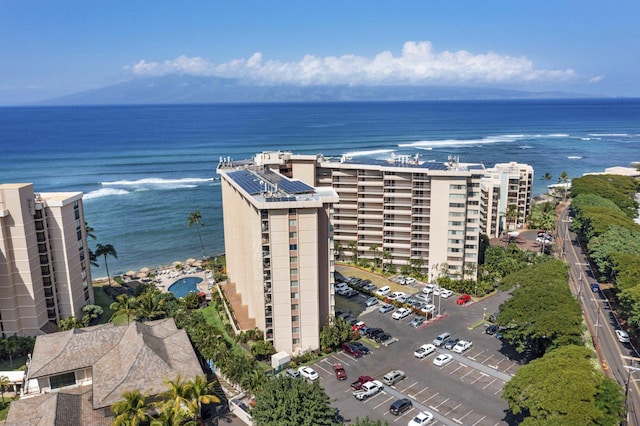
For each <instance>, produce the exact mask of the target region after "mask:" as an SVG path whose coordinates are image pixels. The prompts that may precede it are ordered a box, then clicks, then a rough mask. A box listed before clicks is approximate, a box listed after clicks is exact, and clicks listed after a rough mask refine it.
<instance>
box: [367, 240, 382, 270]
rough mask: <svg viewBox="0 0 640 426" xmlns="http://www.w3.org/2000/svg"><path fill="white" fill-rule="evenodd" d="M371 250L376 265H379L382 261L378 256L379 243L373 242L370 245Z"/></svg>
mask: <svg viewBox="0 0 640 426" xmlns="http://www.w3.org/2000/svg"><path fill="white" fill-rule="evenodd" d="M369 251H370V252H371V254H372V255H373V264H374V266H376V267H377V266H378V263H380V258H379V257H378V251H379V248H378V245H377V244H371V245H370V246H369Z"/></svg>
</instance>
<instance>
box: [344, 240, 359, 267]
mask: <svg viewBox="0 0 640 426" xmlns="http://www.w3.org/2000/svg"><path fill="white" fill-rule="evenodd" d="M347 247H349V251H351V262H353V263H354V264H357V263H358V243H357V242H355V241H349V244H348V245H347Z"/></svg>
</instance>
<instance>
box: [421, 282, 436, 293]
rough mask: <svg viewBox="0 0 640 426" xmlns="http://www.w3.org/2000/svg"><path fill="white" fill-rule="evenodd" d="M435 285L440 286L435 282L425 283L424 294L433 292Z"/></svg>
mask: <svg viewBox="0 0 640 426" xmlns="http://www.w3.org/2000/svg"><path fill="white" fill-rule="evenodd" d="M435 287H438V286H437V285H435V284H427V285H425V286H424V288H423V289H422V292H423V293H424V294H430V293H433V289H434V288H435Z"/></svg>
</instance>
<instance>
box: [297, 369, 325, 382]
mask: <svg viewBox="0 0 640 426" xmlns="http://www.w3.org/2000/svg"><path fill="white" fill-rule="evenodd" d="M298 372H299V373H300V375H301V376H302V377H304V378H305V379H308V380H311V381H314V380H318V378H319V377H320V376H318V373H316V370H314V369H313V368H311V367H300V368H298Z"/></svg>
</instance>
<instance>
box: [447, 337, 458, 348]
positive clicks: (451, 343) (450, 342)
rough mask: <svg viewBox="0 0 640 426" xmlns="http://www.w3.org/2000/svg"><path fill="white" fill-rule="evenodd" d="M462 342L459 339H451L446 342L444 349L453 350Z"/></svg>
mask: <svg viewBox="0 0 640 426" xmlns="http://www.w3.org/2000/svg"><path fill="white" fill-rule="evenodd" d="M459 341H460V339H458V338H457V337H450V338H449V340H447V341H446V342H444V347H445V348H447V349H449V350H451V349H453V347H454V346H455V345H456V344H457V343H458V342H459Z"/></svg>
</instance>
